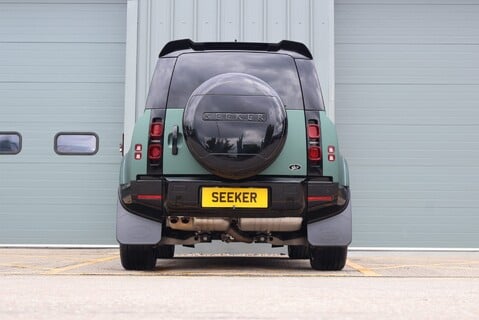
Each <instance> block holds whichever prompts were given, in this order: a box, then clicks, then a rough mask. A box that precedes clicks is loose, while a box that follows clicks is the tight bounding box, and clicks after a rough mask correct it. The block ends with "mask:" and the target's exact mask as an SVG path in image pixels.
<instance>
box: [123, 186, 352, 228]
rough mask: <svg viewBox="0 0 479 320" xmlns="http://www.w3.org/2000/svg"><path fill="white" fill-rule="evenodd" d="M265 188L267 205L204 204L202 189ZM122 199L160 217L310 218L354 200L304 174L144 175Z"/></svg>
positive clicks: (137, 211) (324, 215)
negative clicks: (228, 177)
mask: <svg viewBox="0 0 479 320" xmlns="http://www.w3.org/2000/svg"><path fill="white" fill-rule="evenodd" d="M204 187H229V188H263V189H264V188H265V189H267V190H268V205H267V208H234V207H230V208H211V207H209V208H204V207H202V205H201V202H202V201H201V194H202V188H204ZM119 197H120V201H121V203H122V205H123V206H124V207H125V209H127V210H128V211H130V212H131V213H134V214H137V215H140V216H143V217H145V218H149V219H152V220H156V221H162V220H163V219H164V217H166V216H175V215H177V216H203V217H233V218H234V217H238V218H240V217H251V218H271V217H299V216H301V217H305V218H306V219H305V220H306V221H307V222H312V221H318V220H322V219H325V218H328V217H331V216H333V215H336V214H339V213H340V212H342V211H343V210H344V209H345V208H346V205H347V203H348V202H349V192H348V190H347V189H346V188H339V186H338V184H337V183H334V182H331V181H328V180H321V179H314V180H308V179H305V178H276V177H275V178H271V177H265V178H262V179H257V180H254V181H240V182H236V181H235V182H229V181H224V180H218V179H215V178H210V177H208V178H207V179H206V178H204V177H201V178H194V177H165V178H156V179H154V178H151V177H145V178H143V179H140V180H136V181H132V182H131V183H128V184H125V185H121V186H120V189H119Z"/></svg>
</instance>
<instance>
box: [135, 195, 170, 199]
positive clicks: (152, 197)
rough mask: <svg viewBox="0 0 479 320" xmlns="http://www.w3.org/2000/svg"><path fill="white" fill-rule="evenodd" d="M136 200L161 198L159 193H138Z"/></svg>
mask: <svg viewBox="0 0 479 320" xmlns="http://www.w3.org/2000/svg"><path fill="white" fill-rule="evenodd" d="M136 198H137V199H138V200H161V199H162V198H163V197H162V196H161V194H139V195H138V196H137V197H136Z"/></svg>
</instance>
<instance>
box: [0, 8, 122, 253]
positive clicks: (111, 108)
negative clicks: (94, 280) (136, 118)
mask: <svg viewBox="0 0 479 320" xmlns="http://www.w3.org/2000/svg"><path fill="white" fill-rule="evenodd" d="M125 18H126V2H125V1H120V0H118V1H111V0H101V1H96V2H95V1H82V2H78V1H68V0H63V1H59V0H57V1H55V0H38V1H34V0H29V1H28V2H25V1H15V2H12V1H10V2H7V1H0V131H18V132H20V133H21V134H22V138H23V141H22V142H23V143H22V144H23V148H22V151H21V153H20V154H18V155H14V156H13V155H0V182H1V183H0V244H114V243H116V241H115V213H116V192H117V187H118V167H119V163H120V160H121V156H120V154H119V152H118V144H119V142H120V139H121V132H122V127H123V96H124V59H125V31H126V26H125ZM60 131H76V132H79V131H82V132H85V131H87V132H95V133H97V134H98V136H99V144H100V146H99V152H98V153H97V154H96V155H95V156H59V155H57V154H56V153H55V152H54V150H53V145H54V136H55V134H56V133H58V132H60Z"/></svg>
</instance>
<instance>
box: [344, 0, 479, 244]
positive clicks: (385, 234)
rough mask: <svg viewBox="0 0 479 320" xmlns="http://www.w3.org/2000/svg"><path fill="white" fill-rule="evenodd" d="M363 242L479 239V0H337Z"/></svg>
mask: <svg viewBox="0 0 479 320" xmlns="http://www.w3.org/2000/svg"><path fill="white" fill-rule="evenodd" d="M335 19H336V76H337V78H336V90H337V91H336V94H337V96H336V98H337V105H336V119H337V123H338V125H339V131H340V138H341V142H342V144H343V147H344V151H345V152H346V154H347V156H348V159H349V161H350V166H351V172H352V177H351V180H352V186H353V187H354V191H353V192H354V215H355V216H354V245H355V246H394V247H397V246H399V247H464V248H466V247H468V248H471V247H475V248H478V247H479V228H478V226H479V192H478V181H479V164H478V163H479V162H478V159H479V3H478V2H477V1H469V0H465V1H460V2H456V1H453V0H450V1H446V0H444V1H437V0H434V1H433V0H430V1H417V2H416V1H414V2H411V1H408V2H404V1H399V0H398V1H392V0H389V1H383V0H381V1H370V0H368V1H336V6H335Z"/></svg>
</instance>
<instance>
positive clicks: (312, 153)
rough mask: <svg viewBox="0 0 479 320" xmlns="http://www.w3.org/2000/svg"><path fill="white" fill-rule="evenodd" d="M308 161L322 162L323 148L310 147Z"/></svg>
mask: <svg viewBox="0 0 479 320" xmlns="http://www.w3.org/2000/svg"><path fill="white" fill-rule="evenodd" d="M308 159H309V160H311V161H319V160H321V148H320V147H318V146H309V148H308Z"/></svg>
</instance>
